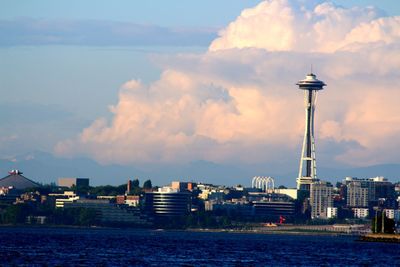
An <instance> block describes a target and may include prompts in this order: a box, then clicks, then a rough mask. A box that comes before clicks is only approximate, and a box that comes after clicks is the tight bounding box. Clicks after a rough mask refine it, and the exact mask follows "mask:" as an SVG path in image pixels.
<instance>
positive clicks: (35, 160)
mask: <svg viewBox="0 0 400 267" xmlns="http://www.w3.org/2000/svg"><path fill="white" fill-rule="evenodd" d="M11 169H19V170H21V171H23V172H24V175H25V176H26V177H27V178H29V179H31V180H33V181H37V182H40V183H50V182H57V179H58V178H59V177H88V178H90V183H91V184H92V185H105V184H112V185H118V184H122V183H125V182H126V181H127V179H128V178H138V179H139V180H140V182H141V183H143V182H144V181H145V180H147V179H151V180H152V182H153V184H154V185H166V184H169V183H170V182H171V181H173V180H181V181H194V182H205V183H213V184H221V185H237V184H242V185H245V186H250V184H251V179H252V177H254V176H256V175H268V176H272V177H274V178H275V184H276V185H277V186H278V185H286V186H290V187H294V186H295V184H296V177H297V172H294V171H292V172H284V171H282V172H275V173H271V172H270V170H269V168H268V167H263V165H258V166H248V165H234V164H216V163H212V162H208V161H196V162H192V163H189V164H180V165H178V164H177V165H165V164H164V165H163V164H157V165H156V164H152V165H149V164H141V165H129V166H122V165H101V164H99V163H97V162H95V161H94V160H91V159H87V158H74V159H67V158H58V157H55V156H53V155H52V154H49V153H45V152H34V153H29V154H25V155H20V156H18V157H15V158H13V159H2V160H0V178H1V177H4V176H7V174H8V171H9V170H11ZM346 176H353V177H360V178H361V177H375V176H384V177H386V178H388V179H389V180H391V181H399V180H400V179H399V178H400V164H383V165H375V166H369V167H363V168H349V169H331V168H323V167H321V168H319V169H318V177H319V178H321V179H323V180H327V181H331V182H337V181H341V180H343V178H344V177H346Z"/></svg>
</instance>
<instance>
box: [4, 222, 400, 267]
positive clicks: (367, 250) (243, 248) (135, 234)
mask: <svg viewBox="0 0 400 267" xmlns="http://www.w3.org/2000/svg"><path fill="white" fill-rule="evenodd" d="M0 265H1V266H3V265H19V266H21V265H22V266H35V265H36V266H43V265H49V266H54V265H57V266H121V265H122V266H287V265H290V266H400V244H386V243H364V242H357V241H355V238H354V237H348V236H346V237H334V236H295V235H270V234H268V235H267V234H234V233H196V232H179V231H176V232H175V231H171V232H170V231H165V232H164V231H151V230H109V229H59V228H0Z"/></svg>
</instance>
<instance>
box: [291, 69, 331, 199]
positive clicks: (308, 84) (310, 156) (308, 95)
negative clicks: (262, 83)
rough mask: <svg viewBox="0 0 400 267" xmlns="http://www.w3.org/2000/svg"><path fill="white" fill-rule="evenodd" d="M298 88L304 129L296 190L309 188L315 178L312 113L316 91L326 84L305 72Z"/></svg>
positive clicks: (313, 111)
mask: <svg viewBox="0 0 400 267" xmlns="http://www.w3.org/2000/svg"><path fill="white" fill-rule="evenodd" d="M296 85H298V86H299V89H301V90H303V91H304V106H305V115H306V116H305V129H304V140H303V148H302V151H301V158H300V168H299V176H298V178H297V189H298V190H305V191H309V190H310V185H311V184H312V183H313V182H316V181H318V179H317V166H316V161H315V139H314V113H315V104H316V100H317V92H318V91H320V90H322V89H324V88H323V87H324V86H326V84H325V83H324V82H323V81H320V80H318V79H317V77H316V76H315V74H313V73H312V71H311V73H310V74H307V76H306V78H305V79H304V80H300V81H298V82H297V83H296Z"/></svg>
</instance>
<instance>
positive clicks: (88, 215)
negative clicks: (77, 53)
mask: <svg viewBox="0 0 400 267" xmlns="http://www.w3.org/2000/svg"><path fill="white" fill-rule="evenodd" d="M96 219H97V217H96V210H95V209H89V208H82V209H80V211H79V225H83V226H90V225H93V224H95V223H96Z"/></svg>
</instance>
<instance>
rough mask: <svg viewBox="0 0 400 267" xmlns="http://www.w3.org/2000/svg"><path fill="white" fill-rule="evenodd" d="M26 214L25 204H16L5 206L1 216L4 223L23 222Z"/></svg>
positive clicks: (27, 208)
mask: <svg viewBox="0 0 400 267" xmlns="http://www.w3.org/2000/svg"><path fill="white" fill-rule="evenodd" d="M28 215H29V207H28V206H27V205H25V204H18V205H11V206H9V207H7V208H6V211H5V213H4V217H3V218H4V222H5V223H11V224H17V223H25V219H26V216H28Z"/></svg>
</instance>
